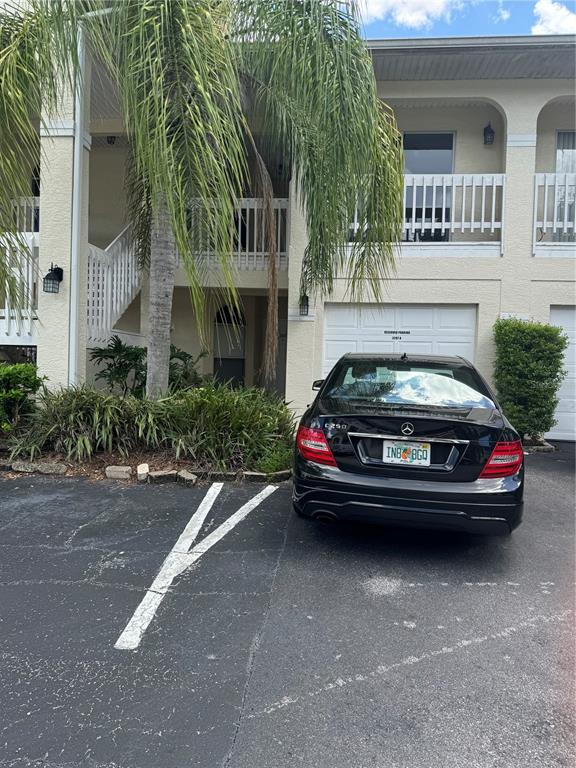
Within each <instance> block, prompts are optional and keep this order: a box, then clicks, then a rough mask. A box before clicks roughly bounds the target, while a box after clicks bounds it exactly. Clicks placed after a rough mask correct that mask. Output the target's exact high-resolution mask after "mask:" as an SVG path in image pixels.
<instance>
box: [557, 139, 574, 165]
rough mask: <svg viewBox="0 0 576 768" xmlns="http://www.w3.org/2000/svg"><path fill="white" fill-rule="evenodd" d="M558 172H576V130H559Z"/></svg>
mask: <svg viewBox="0 0 576 768" xmlns="http://www.w3.org/2000/svg"><path fill="white" fill-rule="evenodd" d="M557 135H558V139H557V143H556V173H576V131H558V134H557Z"/></svg>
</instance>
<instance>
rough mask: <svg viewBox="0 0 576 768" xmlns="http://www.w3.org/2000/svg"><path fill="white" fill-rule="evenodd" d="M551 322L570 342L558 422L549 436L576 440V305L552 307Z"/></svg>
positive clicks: (558, 410)
mask: <svg viewBox="0 0 576 768" xmlns="http://www.w3.org/2000/svg"><path fill="white" fill-rule="evenodd" d="M550 323H551V324H552V325H557V326H558V327H559V328H562V330H563V331H564V333H565V334H566V336H568V339H569V344H568V347H567V348H566V352H565V356H564V369H565V370H566V371H567V373H566V378H565V379H564V381H563V382H562V385H561V387H560V391H559V393H558V398H559V403H558V408H557V409H556V421H557V422H558V423H557V424H556V426H555V427H554V429H553V430H552V431H551V432H550V433H549V434H548V435H547V437H551V438H553V439H556V440H576V307H550Z"/></svg>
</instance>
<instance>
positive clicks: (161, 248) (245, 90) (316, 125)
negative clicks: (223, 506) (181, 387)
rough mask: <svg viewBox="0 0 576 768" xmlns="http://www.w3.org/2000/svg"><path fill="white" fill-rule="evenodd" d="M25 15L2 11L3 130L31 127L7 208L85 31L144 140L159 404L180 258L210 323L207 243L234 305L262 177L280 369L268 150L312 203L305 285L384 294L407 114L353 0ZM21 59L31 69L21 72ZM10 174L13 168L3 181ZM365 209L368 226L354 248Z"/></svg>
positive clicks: (55, 5)
mask: <svg viewBox="0 0 576 768" xmlns="http://www.w3.org/2000/svg"><path fill="white" fill-rule="evenodd" d="M25 8H26V10H23V11H22V10H21V11H19V12H18V14H17V15H16V16H14V15H12V16H11V20H10V21H9V22H8V23H6V21H5V18H6V17H5V15H4V16H3V17H0V18H1V19H2V20H1V21H0V30H1V32H0V34H1V35H2V37H1V40H2V53H0V96H1V98H0V102H1V103H2V104H5V103H7V102H10V103H9V104H8V105H7V107H6V109H3V108H2V107H0V135H2V136H11V135H12V136H14V135H17V134H18V131H14V132H13V129H14V127H18V126H22V127H23V128H24V129H25V135H27V136H28V137H29V141H26V142H24V143H23V144H19V145H18V146H17V147H11V152H12V154H13V155H14V160H13V162H11V164H10V166H9V167H7V169H6V174H7V175H8V176H9V178H10V184H8V185H7V186H4V185H0V186H1V188H0V213H1V210H2V209H3V207H4V206H5V205H8V203H9V198H8V195H10V196H11V197H14V196H15V194H16V193H17V192H18V188H19V185H20V182H21V179H20V178H19V176H18V173H17V172H16V171H15V170H14V167H15V166H16V165H20V167H21V166H22V161H23V160H24V159H28V158H29V157H30V153H31V151H32V134H33V133H35V132H34V131H33V130H32V122H31V117H32V115H34V114H39V107H40V103H39V98H40V94H42V95H44V86H45V84H46V83H47V82H49V83H50V89H48V91H47V96H48V99H47V101H46V103H45V104H44V114H47V113H49V112H50V109H52V108H54V107H55V105H56V103H57V97H58V92H57V91H58V87H59V86H58V85H57V83H58V82H66V81H67V80H71V79H72V78H73V77H74V73H75V69H76V63H77V62H76V55H75V51H76V50H77V35H78V30H79V29H83V31H84V34H85V35H86V37H87V39H88V41H89V43H90V46H91V49H92V51H93V54H94V56H95V57H96V58H98V59H99V60H100V61H101V62H103V64H104V65H105V66H106V67H107V69H108V71H109V73H110V74H111V76H112V77H113V79H114V80H115V81H116V83H117V84H118V88H119V93H120V96H121V100H122V105H123V114H124V120H125V124H126V130H127V134H128V137H129V141H130V145H131V153H132V163H131V169H130V173H129V174H128V178H129V192H130V194H129V199H130V201H131V203H130V219H131V221H132V222H133V224H134V233H135V239H136V242H137V244H138V247H139V251H140V253H141V255H142V257H143V258H144V259H145V260H148V263H149V269H150V310H151V311H150V318H151V323H150V335H149V339H148V350H149V352H148V384H147V388H148V394H149V396H151V397H157V396H158V395H159V394H160V393H161V392H163V391H165V390H166V388H167V383H168V356H169V338H170V317H171V304H172V291H173V286H174V274H175V269H176V254H179V256H180V258H181V260H182V263H183V265H184V267H185V269H186V271H187V275H188V279H189V284H190V291H191V300H192V303H193V306H194V309H195V312H196V316H197V317H198V318H201V317H202V316H203V302H204V294H203V291H202V287H201V286H202V275H203V271H204V269H205V268H206V266H207V265H206V263H205V261H204V257H203V255H202V254H203V253H206V252H213V253H215V254H217V258H218V260H219V263H220V267H221V270H222V275H223V285H222V290H223V291H224V292H225V293H226V294H227V296H228V298H229V300H230V301H232V302H236V301H237V295H236V292H235V289H234V275H233V270H232V268H231V254H232V243H233V237H234V232H233V227H232V225H231V223H232V222H233V221H234V206H235V201H236V199H237V198H238V197H240V196H241V194H242V190H243V189H245V188H247V187H248V188H250V189H251V190H252V191H254V192H255V193H257V194H258V195H259V196H261V197H263V198H264V201H265V211H266V212H267V216H266V221H267V226H266V231H267V233H268V237H267V244H268V251H269V260H268V261H269V283H270V289H271V290H270V295H269V302H268V304H269V308H268V328H267V340H266V354H265V364H264V368H265V370H264V373H265V377H266V378H267V379H271V378H272V377H273V371H274V368H275V355H276V333H277V327H276V322H277V320H276V318H277V295H276V294H277V290H276V252H275V237H274V227H273V216H274V211H273V209H272V205H271V198H272V181H271V178H270V174H269V172H268V170H267V168H266V163H265V161H264V159H263V158H264V157H265V156H266V155H270V154H273V155H275V156H278V157H282V158H283V160H284V167H285V168H286V169H290V170H291V173H292V181H293V183H295V184H296V187H297V189H298V192H299V195H300V198H301V200H302V204H303V207H304V213H305V218H306V222H307V227H308V236H309V241H308V246H307V249H306V253H305V257H304V264H303V270H302V277H301V292H302V294H304V293H313V292H318V293H327V292H330V291H331V290H332V287H333V283H334V279H335V277H336V276H337V275H338V274H340V275H342V274H346V275H347V276H348V278H349V280H350V283H349V284H350V289H351V296H353V297H354V296H358V295H359V294H360V293H362V291H363V290H365V289H366V288H367V287H369V288H370V289H371V291H372V293H373V295H374V296H375V297H379V296H380V295H381V288H382V285H383V281H384V280H385V279H386V277H387V276H388V275H389V273H390V270H391V268H392V267H393V264H394V252H393V246H394V243H395V242H396V241H397V240H398V239H399V236H400V228H401V213H402V210H401V209H402V200H401V198H402V152H401V144H400V141H399V135H398V132H397V129H396V125H395V120H394V117H393V115H392V113H391V112H390V110H388V109H387V107H386V106H385V105H384V104H383V103H382V102H381V101H380V100H379V99H378V96H377V92H376V84H375V79H374V74H373V70H372V64H371V60H370V56H369V53H368V52H367V50H366V47H365V46H364V44H363V42H362V39H361V36H360V33H359V20H358V9H357V5H356V2H353V1H351V2H337V1H336V0H123V2H121V3H115V2H112V1H111V0H79V1H78V2H76V1H75V0H29V2H28V4H27V5H26V6H25ZM40 45H42V46H44V49H43V50H44V53H43V55H42V56H40V57H38V61H35V60H33V59H32V58H31V55H30V49H33V50H35V51H38V50H40ZM6 51H8V54H9V55H8V58H7V57H6V54H5V52H6ZM10 56H12V59H13V60H14V62H16V65H19V64H20V63H21V62H22V63H23V64H24V65H25V66H23V69H24V70H25V71H26V72H27V74H26V75H25V76H23V77H22V78H21V79H19V77H18V74H17V72H16V68H17V66H16V65H15V64H14V63H11V62H10ZM6 62H7V63H6ZM55 73H57V74H58V78H55ZM30 89H31V90H32V92H33V96H31V95H30V94H29V91H30ZM34 151H37V149H34ZM3 162H4V159H3ZM3 175H4V168H3V169H2V171H0V181H1V178H2V176H3ZM6 190H8V191H6ZM20 194H21V193H20ZM10 199H11V198H10ZM191 209H193V210H194V212H193V215H191ZM354 211H356V215H357V221H358V228H357V233H356V235H355V237H354V240H353V242H352V243H349V242H348V241H349V225H350V221H351V220H352V216H353V214H354ZM191 222H193V225H192V224H191ZM6 231H9V227H6ZM0 246H1V242H0ZM0 279H2V274H1V273H0ZM199 322H200V321H199Z"/></svg>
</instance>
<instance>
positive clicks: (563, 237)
mask: <svg viewBox="0 0 576 768" xmlns="http://www.w3.org/2000/svg"><path fill="white" fill-rule="evenodd" d="M533 243H534V254H537V253H539V252H543V251H547V252H548V253H549V254H552V255H554V254H555V253H556V254H558V255H560V254H561V252H562V251H564V252H566V253H568V254H570V255H574V253H575V245H576V173H537V174H536V175H535V177H534V236H533Z"/></svg>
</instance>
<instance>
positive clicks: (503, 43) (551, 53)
mask: <svg viewBox="0 0 576 768" xmlns="http://www.w3.org/2000/svg"><path fill="white" fill-rule="evenodd" d="M366 44H367V46H368V48H369V50H370V53H371V55H372V59H373V62H374V71H375V74H376V79H377V80H383V81H387V82H394V81H401V80H406V81H414V80H516V79H537V80H543V79H571V78H572V79H573V78H574V77H575V76H576V35H542V36H537V35H533V36H530V37H524V36H523V37H442V38H428V39H426V38H415V39H396V40H367V41H366Z"/></svg>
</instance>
